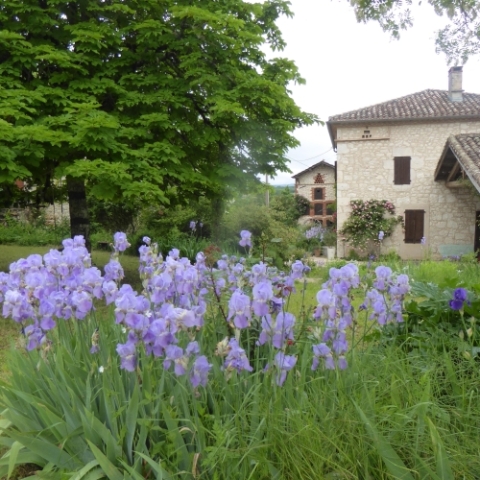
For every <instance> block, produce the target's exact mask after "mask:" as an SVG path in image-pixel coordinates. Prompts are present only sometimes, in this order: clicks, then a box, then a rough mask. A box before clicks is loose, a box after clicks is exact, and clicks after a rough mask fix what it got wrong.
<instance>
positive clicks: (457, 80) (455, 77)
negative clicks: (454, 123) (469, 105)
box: [448, 67, 463, 102]
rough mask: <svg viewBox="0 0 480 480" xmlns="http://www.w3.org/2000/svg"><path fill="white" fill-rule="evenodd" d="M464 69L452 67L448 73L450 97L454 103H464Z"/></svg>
mask: <svg viewBox="0 0 480 480" xmlns="http://www.w3.org/2000/svg"><path fill="white" fill-rule="evenodd" d="M462 72H463V67H451V68H450V70H449V71H448V97H449V98H450V100H451V101H452V102H463V90H462Z"/></svg>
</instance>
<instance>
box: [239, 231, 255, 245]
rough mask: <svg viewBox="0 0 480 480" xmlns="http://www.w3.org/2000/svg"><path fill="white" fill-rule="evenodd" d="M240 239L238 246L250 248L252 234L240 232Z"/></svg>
mask: <svg viewBox="0 0 480 480" xmlns="http://www.w3.org/2000/svg"><path fill="white" fill-rule="evenodd" d="M240 237H241V240H240V241H239V242H238V244H239V245H240V246H241V247H250V248H251V247H252V234H251V233H250V232H249V231H248V230H242V231H241V232H240Z"/></svg>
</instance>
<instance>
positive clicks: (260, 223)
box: [222, 195, 303, 267]
mask: <svg viewBox="0 0 480 480" xmlns="http://www.w3.org/2000/svg"><path fill="white" fill-rule="evenodd" d="M241 230H248V231H250V232H251V233H252V235H253V238H254V250H253V255H254V257H255V258H260V259H261V258H265V257H268V258H271V259H272V260H273V261H274V263H276V264H277V266H278V267H283V263H284V262H285V261H288V260H291V259H292V258H293V256H294V252H295V251H296V250H297V245H301V243H302V241H303V237H302V234H301V231H300V229H299V228H297V227H293V226H289V222H288V220H286V219H285V217H284V216H283V215H280V213H279V212H275V213H273V212H272V209H270V208H267V207H266V206H265V205H264V203H263V198H262V197H261V196H260V195H258V196H256V195H244V196H241V197H239V198H236V199H235V200H234V201H232V202H230V203H229V204H228V206H227V210H226V212H225V215H224V221H223V224H222V238H223V240H224V244H225V246H226V248H227V250H228V251H240V252H242V253H244V251H243V249H241V248H240V247H239V246H238V241H239V237H238V232H239V231H241ZM232 239H233V240H232Z"/></svg>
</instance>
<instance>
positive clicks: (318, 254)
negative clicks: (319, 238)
mask: <svg viewBox="0 0 480 480" xmlns="http://www.w3.org/2000/svg"><path fill="white" fill-rule="evenodd" d="M313 254H314V255H315V256H316V257H319V256H320V255H321V254H322V249H321V248H320V247H318V248H314V249H313Z"/></svg>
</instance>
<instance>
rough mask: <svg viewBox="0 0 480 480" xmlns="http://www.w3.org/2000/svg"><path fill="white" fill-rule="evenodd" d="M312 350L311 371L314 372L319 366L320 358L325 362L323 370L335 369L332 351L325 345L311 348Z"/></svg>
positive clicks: (320, 344) (321, 344)
mask: <svg viewBox="0 0 480 480" xmlns="http://www.w3.org/2000/svg"><path fill="white" fill-rule="evenodd" d="M312 349H313V362H312V370H316V369H317V368H318V365H319V364H320V358H323V359H324V360H325V368H326V369H327V370H334V369H335V362H334V360H333V356H332V350H331V349H330V347H329V346H328V345H327V344H326V343H319V344H317V345H313V346H312Z"/></svg>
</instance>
